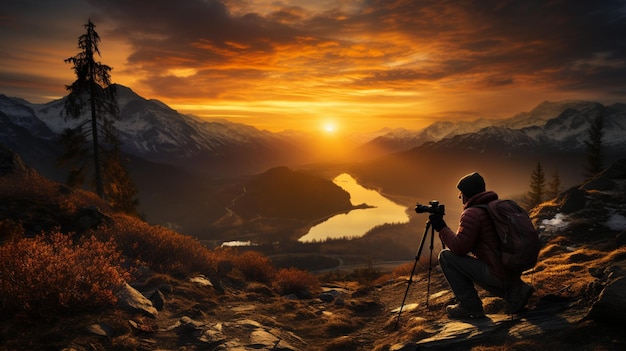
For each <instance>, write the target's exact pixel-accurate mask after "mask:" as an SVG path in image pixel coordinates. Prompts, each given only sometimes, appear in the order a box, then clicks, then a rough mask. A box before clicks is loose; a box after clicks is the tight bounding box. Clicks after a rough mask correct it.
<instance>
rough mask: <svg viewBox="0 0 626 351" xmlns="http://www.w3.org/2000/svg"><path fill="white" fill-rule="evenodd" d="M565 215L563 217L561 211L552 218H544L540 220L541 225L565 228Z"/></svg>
mask: <svg viewBox="0 0 626 351" xmlns="http://www.w3.org/2000/svg"><path fill="white" fill-rule="evenodd" d="M566 218H567V217H565V215H564V214H562V213H557V214H556V215H555V216H554V218H552V219H544V220H543V221H541V224H542V227H543V228H548V227H551V228H554V229H561V228H565V227H567V222H566V221H565V219H566Z"/></svg>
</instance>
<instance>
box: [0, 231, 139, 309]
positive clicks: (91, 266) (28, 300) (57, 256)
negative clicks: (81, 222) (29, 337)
mask: <svg viewBox="0 0 626 351" xmlns="http://www.w3.org/2000/svg"><path fill="white" fill-rule="evenodd" d="M123 262H124V260H123V259H122V257H121V255H120V253H119V252H118V251H116V247H115V243H114V242H112V241H109V242H100V241H98V240H97V239H96V238H95V237H90V238H85V239H83V240H81V241H80V242H79V243H77V244H74V243H73V242H72V239H71V238H70V236H68V235H66V234H62V233H59V232H55V233H52V234H50V235H39V236H37V237H35V238H23V239H20V240H16V241H12V242H8V243H6V244H5V245H4V246H2V247H0V306H1V308H2V310H4V311H8V312H18V311H25V312H27V313H38V314H40V315H45V314H50V315H52V314H54V313H57V312H68V311H83V310H88V309H92V308H98V307H103V306H106V305H111V304H114V303H115V302H116V298H115V296H114V293H113V291H114V290H115V289H116V288H118V287H119V286H121V285H122V284H123V283H124V281H125V280H126V279H128V277H129V276H130V273H129V271H128V270H127V269H124V268H122V267H121V266H120V264H122V263H123Z"/></svg>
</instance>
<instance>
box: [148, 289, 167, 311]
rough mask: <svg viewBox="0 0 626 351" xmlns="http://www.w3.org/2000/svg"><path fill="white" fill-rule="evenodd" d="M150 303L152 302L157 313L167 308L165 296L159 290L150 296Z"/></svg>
mask: <svg viewBox="0 0 626 351" xmlns="http://www.w3.org/2000/svg"><path fill="white" fill-rule="evenodd" d="M150 302H152V306H154V308H156V309H157V311H163V308H164V307H165V296H164V295H163V293H162V292H161V291H160V290H159V289H157V290H155V291H154V292H153V293H152V295H151V296H150Z"/></svg>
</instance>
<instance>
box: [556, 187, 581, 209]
mask: <svg viewBox="0 0 626 351" xmlns="http://www.w3.org/2000/svg"><path fill="white" fill-rule="evenodd" d="M556 201H557V203H559V204H560V208H561V212H563V213H566V214H567V213H574V212H576V211H578V210H582V209H583V208H585V204H586V203H587V192H586V191H585V190H583V189H580V188H571V189H569V190H566V191H565V192H563V193H562V194H561V195H559V196H558V197H557V199H556Z"/></svg>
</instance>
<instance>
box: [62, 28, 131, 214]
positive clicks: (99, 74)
mask: <svg viewBox="0 0 626 351" xmlns="http://www.w3.org/2000/svg"><path fill="white" fill-rule="evenodd" d="M95 27H96V26H95V25H94V24H93V23H92V22H91V20H89V21H88V23H87V24H85V29H86V33H85V34H83V35H81V36H80V37H79V38H78V48H79V49H80V50H81V51H80V52H79V53H78V54H76V55H75V56H72V57H70V58H68V59H66V60H65V62H66V63H71V64H72V65H73V66H72V69H73V70H74V73H75V74H76V80H75V81H74V82H73V83H72V84H71V85H67V86H66V87H65V88H66V89H67V90H68V92H69V94H68V96H67V99H66V100H65V106H64V112H65V115H66V117H70V118H73V119H82V118H85V116H87V118H86V120H85V121H83V122H81V123H80V124H79V125H78V126H76V127H74V128H67V129H65V131H64V133H63V135H62V137H61V142H62V144H63V145H64V146H65V152H64V154H63V155H62V156H61V157H60V158H59V160H58V164H59V165H64V166H69V168H70V173H69V176H68V179H67V183H68V185H70V186H72V187H80V186H82V185H83V184H84V182H85V181H86V179H87V173H88V170H89V169H91V170H92V171H93V183H94V188H95V190H96V193H97V194H98V196H100V197H101V198H102V199H104V200H106V201H107V202H109V203H110V204H111V205H112V206H113V207H114V208H117V209H120V210H123V211H124V212H127V213H133V214H135V208H136V206H137V200H136V199H133V198H134V196H136V194H137V188H136V186H135V185H134V183H133V182H132V180H131V179H130V176H129V174H128V171H127V170H126V168H125V167H124V164H123V162H122V160H121V152H120V149H119V142H118V140H117V137H116V136H115V129H114V128H113V121H114V120H115V119H117V118H119V107H118V104H117V94H116V89H115V85H112V84H111V75H110V71H111V67H109V66H107V65H104V64H102V63H100V62H98V61H96V60H95V56H96V55H98V56H99V55H100V50H99V49H98V43H99V42H100V36H99V35H98V33H97V32H96V31H95ZM89 143H91V151H90V150H89V147H88V146H87V145H88V144H89ZM90 161H92V162H90ZM90 163H91V167H90V166H89V164H90ZM105 183H106V184H105ZM122 194H123V195H122Z"/></svg>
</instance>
